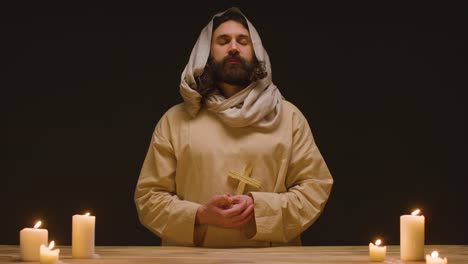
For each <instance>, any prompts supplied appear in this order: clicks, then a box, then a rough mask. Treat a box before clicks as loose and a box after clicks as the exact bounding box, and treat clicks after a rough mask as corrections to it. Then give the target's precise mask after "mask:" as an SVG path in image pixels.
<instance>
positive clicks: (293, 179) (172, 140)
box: [135, 101, 333, 247]
mask: <svg viewBox="0 0 468 264" xmlns="http://www.w3.org/2000/svg"><path fill="white" fill-rule="evenodd" d="M247 164H252V165H253V169H252V174H251V177H252V178H253V179H256V180H258V181H260V182H261V186H260V187H259V188H258V189H257V188H254V187H252V186H250V185H247V186H246V188H245V192H244V193H245V194H247V193H250V194H251V195H252V196H253V198H254V205H255V206H254V212H255V220H253V221H251V222H250V223H249V224H248V225H246V226H244V227H243V228H238V229H224V228H219V227H214V226H197V225H195V215H196V211H197V209H198V207H199V206H200V204H203V203H205V202H207V201H208V199H210V198H211V197H212V196H213V195H216V194H225V193H235V192H236V189H237V186H238V181H237V180H234V179H232V178H230V177H228V173H229V171H236V172H239V173H242V172H243V171H244V169H245V166H246V165H247ZM332 183H333V179H332V177H331V175H330V172H329V170H328V168H327V166H326V164H325V161H324V160H323V158H322V156H321V154H320V152H319V149H318V148H317V145H316V144H315V142H314V139H313V136H312V133H311V130H310V128H309V125H308V122H307V120H306V119H305V118H304V116H303V115H302V113H301V112H300V111H299V110H298V109H297V108H296V107H295V106H294V105H292V104H291V103H289V102H287V101H283V105H282V112H281V115H280V117H279V122H278V125H277V126H275V127H273V128H270V129H265V128H252V127H240V128H233V127H229V126H227V125H225V124H224V123H223V122H220V120H219V117H218V116H217V115H216V114H214V113H213V112H210V111H207V110H205V109H204V108H202V109H201V110H200V112H199V113H198V115H197V117H196V118H192V117H191V116H190V115H189V114H188V113H187V111H185V109H184V107H183V105H182V104H180V105H177V106H174V107H173V108H171V109H170V110H169V111H167V112H166V113H165V115H164V116H163V117H162V118H161V120H160V121H159V123H158V124H157V126H156V129H155V131H154V134H153V137H152V141H151V145H150V148H149V151H148V154H147V156H146V159H145V161H144V165H143V168H142V170H141V174H140V177H139V180H138V183H137V187H136V192H135V202H136V207H137V210H138V213H139V217H140V220H141V222H142V224H143V225H144V226H146V227H147V228H148V229H149V230H151V231H152V232H154V233H155V234H157V235H158V236H159V237H161V238H162V241H163V245H183V246H204V247H265V246H278V245H300V243H301V242H300V234H301V232H303V231H304V230H305V229H307V228H308V227H309V226H310V225H311V224H312V223H313V222H314V221H315V220H316V219H317V217H318V216H319V215H320V213H321V212H322V210H323V208H324V205H325V204H326V201H327V199H328V197H329V195H330V191H331V187H332Z"/></svg>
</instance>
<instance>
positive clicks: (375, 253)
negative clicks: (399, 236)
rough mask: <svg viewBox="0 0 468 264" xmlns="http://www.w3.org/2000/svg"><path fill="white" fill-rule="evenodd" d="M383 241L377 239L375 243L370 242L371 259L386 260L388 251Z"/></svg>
mask: <svg viewBox="0 0 468 264" xmlns="http://www.w3.org/2000/svg"><path fill="white" fill-rule="evenodd" d="M380 244H382V241H381V240H380V239H377V240H376V241H375V245H374V243H372V242H370V243H369V257H370V261H384V260H385V253H387V247H386V246H381V245H380Z"/></svg>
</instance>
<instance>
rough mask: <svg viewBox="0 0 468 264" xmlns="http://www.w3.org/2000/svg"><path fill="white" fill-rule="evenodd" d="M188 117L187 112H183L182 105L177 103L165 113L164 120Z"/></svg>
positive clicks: (183, 107)
mask: <svg viewBox="0 0 468 264" xmlns="http://www.w3.org/2000/svg"><path fill="white" fill-rule="evenodd" d="M186 115H188V113H187V111H186V110H185V106H184V103H179V104H176V105H174V106H171V107H170V108H169V109H168V110H167V111H166V112H165V113H164V117H165V118H175V117H177V118H183V117H184V116H186Z"/></svg>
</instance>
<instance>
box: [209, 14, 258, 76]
mask: <svg viewBox="0 0 468 264" xmlns="http://www.w3.org/2000/svg"><path fill="white" fill-rule="evenodd" d="M210 56H211V59H212V63H213V66H214V71H215V74H216V77H217V79H218V80H219V81H221V82H225V83H229V84H233V85H244V84H246V83H249V79H250V76H251V73H252V71H253V68H254V65H253V56H254V51H253V46H252V40H251V39H250V33H249V31H248V30H247V29H246V28H245V27H244V26H243V25H242V24H240V23H239V22H236V21H233V20H229V21H226V22H224V23H222V24H221V25H219V26H218V28H216V30H215V31H214V32H213V36H212V39H211V52H210Z"/></svg>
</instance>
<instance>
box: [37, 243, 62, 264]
mask: <svg viewBox="0 0 468 264" xmlns="http://www.w3.org/2000/svg"><path fill="white" fill-rule="evenodd" d="M53 248H54V241H52V242H50V244H49V247H46V246H45V245H41V247H40V254H41V255H40V259H39V263H40V264H55V263H57V262H58V260H59V254H60V249H58V248H57V249H54V250H52V249H53Z"/></svg>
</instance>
